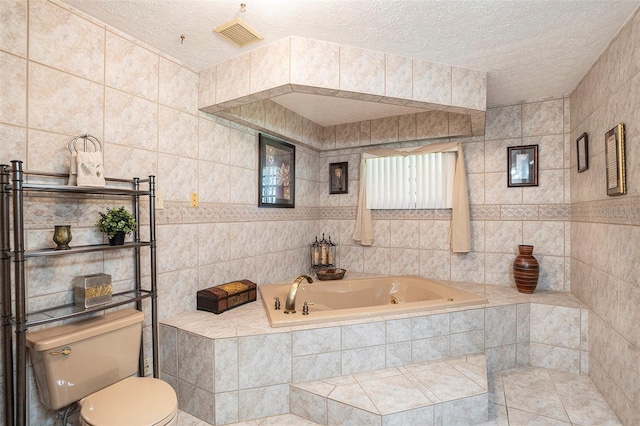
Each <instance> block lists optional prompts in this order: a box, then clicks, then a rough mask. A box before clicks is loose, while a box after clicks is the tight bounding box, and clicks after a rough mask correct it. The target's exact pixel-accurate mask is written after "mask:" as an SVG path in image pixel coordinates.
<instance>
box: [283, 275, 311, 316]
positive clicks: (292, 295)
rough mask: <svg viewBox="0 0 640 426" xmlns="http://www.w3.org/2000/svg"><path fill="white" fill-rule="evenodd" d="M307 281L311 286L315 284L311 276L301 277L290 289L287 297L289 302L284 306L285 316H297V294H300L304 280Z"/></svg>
mask: <svg viewBox="0 0 640 426" xmlns="http://www.w3.org/2000/svg"><path fill="white" fill-rule="evenodd" d="M305 278H306V279H307V282H308V283H309V284H311V283H312V282H313V278H311V277H310V276H309V275H300V276H299V277H298V278H296V280H295V281H294V282H293V284H291V288H290V289H289V294H288V295H287V301H286V302H285V305H284V313H285V314H295V313H296V294H297V293H298V286H299V285H300V283H301V282H302V280H303V279H305Z"/></svg>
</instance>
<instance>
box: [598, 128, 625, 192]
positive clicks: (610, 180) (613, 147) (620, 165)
mask: <svg viewBox="0 0 640 426" xmlns="http://www.w3.org/2000/svg"><path fill="white" fill-rule="evenodd" d="M604 142H605V144H604V153H605V163H606V166H607V195H611V196H614V195H624V194H626V193H627V182H626V178H625V164H624V163H625V158H624V156H625V146H624V124H623V123H620V124H618V125H617V126H616V127H614V128H613V129H611V130H609V131H608V132H607V133H606V135H605V137H604Z"/></svg>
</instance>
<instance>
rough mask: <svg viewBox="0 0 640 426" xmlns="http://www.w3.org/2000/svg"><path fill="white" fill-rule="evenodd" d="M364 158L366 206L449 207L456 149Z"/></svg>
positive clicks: (450, 204) (400, 207) (375, 207)
mask: <svg viewBox="0 0 640 426" xmlns="http://www.w3.org/2000/svg"><path fill="white" fill-rule="evenodd" d="M364 161H366V168H365V169H366V176H365V179H366V184H365V187H366V193H367V197H366V200H367V203H366V205H367V208H368V209H448V208H451V206H452V200H453V180H454V175H455V169H456V153H455V152H434V153H428V154H417V155H408V156H392V157H374V158H367V159H365V160H364Z"/></svg>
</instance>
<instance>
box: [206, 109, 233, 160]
mask: <svg viewBox="0 0 640 426" xmlns="http://www.w3.org/2000/svg"><path fill="white" fill-rule="evenodd" d="M198 122H199V125H198V158H199V159H200V160H206V161H211V162H219V163H222V164H229V158H230V154H231V141H230V139H229V138H230V137H231V129H230V128H229V126H225V125H224V124H220V123H217V122H215V121H211V120H208V119H206V118H202V117H201V118H200V119H199V121H198Z"/></svg>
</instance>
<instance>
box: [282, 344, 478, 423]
mask: <svg viewBox="0 0 640 426" xmlns="http://www.w3.org/2000/svg"><path fill="white" fill-rule="evenodd" d="M289 390H290V393H289V398H290V407H291V411H290V412H291V413H292V414H295V415H297V416H300V417H303V418H305V419H308V420H310V421H312V422H315V423H319V424H322V425H329V426H330V425H344V424H357V425H368V424H375V425H385V426H386V425H406V424H420V425H450V424H455V425H463V424H464V425H467V424H468V425H472V424H478V423H484V422H486V421H487V418H488V405H489V401H488V385H487V364H486V358H485V355H484V354H473V355H466V356H462V357H455V358H447V359H442V360H438V361H431V362H425V363H419V364H409V365H404V366H401V367H392V368H385V369H382V370H376V371H369V372H365V373H355V374H349V375H346V376H340V377H332V378H329V379H321V380H314V381H312V382H303V383H291V384H290V385H289Z"/></svg>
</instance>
